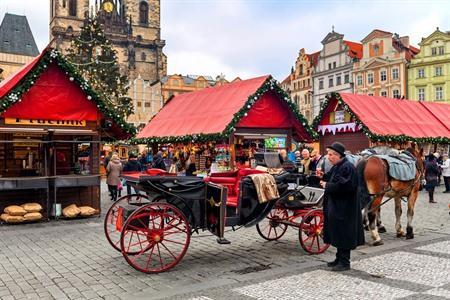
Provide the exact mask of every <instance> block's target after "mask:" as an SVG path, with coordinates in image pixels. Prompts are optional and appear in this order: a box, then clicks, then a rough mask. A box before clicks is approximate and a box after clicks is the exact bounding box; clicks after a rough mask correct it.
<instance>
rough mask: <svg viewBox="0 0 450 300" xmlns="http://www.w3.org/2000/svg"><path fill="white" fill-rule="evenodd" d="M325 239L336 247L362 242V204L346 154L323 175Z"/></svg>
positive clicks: (355, 179)
mask: <svg viewBox="0 0 450 300" xmlns="http://www.w3.org/2000/svg"><path fill="white" fill-rule="evenodd" d="M324 180H325V181H327V184H326V186H325V195H324V203H323V213H324V241H325V243H328V244H331V245H333V246H334V247H336V248H342V249H355V248H356V247H357V246H359V245H364V229H363V225H362V214H361V204H360V203H359V202H358V201H357V198H356V187H357V185H358V179H357V175H356V169H355V167H354V166H353V164H352V163H350V162H349V161H348V160H347V159H346V158H345V157H344V158H343V159H342V160H341V161H340V162H338V163H337V164H336V165H335V166H333V167H332V168H331V170H330V172H328V173H327V174H326V175H325V176H324Z"/></svg>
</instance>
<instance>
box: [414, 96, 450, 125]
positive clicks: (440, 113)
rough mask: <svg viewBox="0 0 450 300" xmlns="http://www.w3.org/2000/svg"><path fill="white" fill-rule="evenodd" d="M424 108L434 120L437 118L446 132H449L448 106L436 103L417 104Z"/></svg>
mask: <svg viewBox="0 0 450 300" xmlns="http://www.w3.org/2000/svg"><path fill="white" fill-rule="evenodd" d="M419 103H420V104H421V105H423V106H425V107H426V109H428V110H429V111H430V112H431V113H432V114H433V115H434V116H435V117H436V118H438V119H439V120H440V121H441V122H442V124H444V126H445V127H447V129H448V130H450V104H449V103H436V102H423V101H420V102H419Z"/></svg>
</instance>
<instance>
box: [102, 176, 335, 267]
mask: <svg viewBox="0 0 450 300" xmlns="http://www.w3.org/2000/svg"><path fill="white" fill-rule="evenodd" d="M257 173H263V172H262V171H258V170H250V169H243V170H238V171H234V172H227V173H218V174H212V176H208V177H206V178H201V177H186V176H173V175H174V174H170V173H167V172H165V171H162V170H150V171H149V174H142V173H139V174H138V173H136V174H128V175H125V176H124V179H125V180H126V182H127V184H129V185H132V186H134V187H136V189H138V190H140V191H141V192H145V194H133V195H127V196H124V197H122V198H120V199H119V200H117V201H116V202H115V203H114V204H113V205H112V206H111V208H110V209H109V210H108V212H107V214H106V218H105V223H104V229H105V234H106V237H107V239H108V241H109V242H110V244H111V245H112V246H113V247H114V248H115V249H116V250H118V251H121V253H122V254H123V256H124V258H125V259H126V261H127V262H128V263H129V264H130V265H131V266H133V267H134V268H135V269H137V270H139V271H141V272H145V273H159V272H164V271H166V270H169V269H170V268H172V267H174V266H175V265H176V264H177V263H178V262H179V261H180V260H181V259H182V258H183V256H184V255H185V253H186V251H187V249H188V247H189V243H190V240H191V235H192V234H193V233H199V232H200V231H205V230H208V231H210V232H211V233H212V234H213V235H215V236H217V241H218V243H221V244H227V243H229V241H228V240H227V239H225V236H224V234H225V227H232V228H233V230H234V229H236V227H238V226H243V227H250V226H253V225H256V226H257V231H258V233H259V234H260V235H261V236H262V237H263V238H265V239H266V240H277V239H279V238H280V237H281V236H282V235H283V234H284V233H285V232H286V230H287V227H288V226H293V227H295V228H298V230H299V239H300V244H301V246H302V247H303V249H304V250H305V251H307V252H309V253H313V254H317V253H322V252H323V251H325V250H326V249H327V248H328V246H329V245H327V244H325V243H324V242H323V239H322V228H323V213H322V209H321V208H319V206H320V204H321V200H322V197H323V190H322V189H320V188H317V187H311V186H308V185H307V184H306V185H304V184H303V185H302V184H299V183H301V182H302V181H304V180H305V179H306V178H305V177H304V176H303V175H296V174H290V173H287V172H284V173H281V174H279V175H274V180H275V183H276V189H277V190H278V193H279V197H277V198H275V199H272V200H269V201H266V202H263V201H260V200H259V198H258V194H257V190H256V187H255V185H254V183H253V181H252V179H251V178H250V176H249V175H251V174H257Z"/></svg>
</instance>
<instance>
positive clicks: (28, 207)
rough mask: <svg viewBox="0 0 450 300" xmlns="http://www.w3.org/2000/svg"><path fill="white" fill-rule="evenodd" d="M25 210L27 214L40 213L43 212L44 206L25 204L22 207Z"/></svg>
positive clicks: (34, 203)
mask: <svg viewBox="0 0 450 300" xmlns="http://www.w3.org/2000/svg"><path fill="white" fill-rule="evenodd" d="M21 206H22V208H23V209H25V210H26V211H27V213H32V212H40V211H41V210H42V206H41V205H40V204H39V203H36V202H33V203H24V204H22V205H21Z"/></svg>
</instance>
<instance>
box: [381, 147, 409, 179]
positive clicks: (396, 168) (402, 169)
mask: <svg viewBox="0 0 450 300" xmlns="http://www.w3.org/2000/svg"><path fill="white" fill-rule="evenodd" d="M375 156H377V157H379V158H381V159H384V160H385V161H387V163H388V164H389V176H391V177H392V178H394V179H397V180H401V181H408V180H413V179H414V178H415V177H416V159H415V158H414V157H412V156H411V155H409V154H408V153H406V152H402V153H400V154H399V155H398V156H393V155H380V154H376V155H375Z"/></svg>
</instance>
